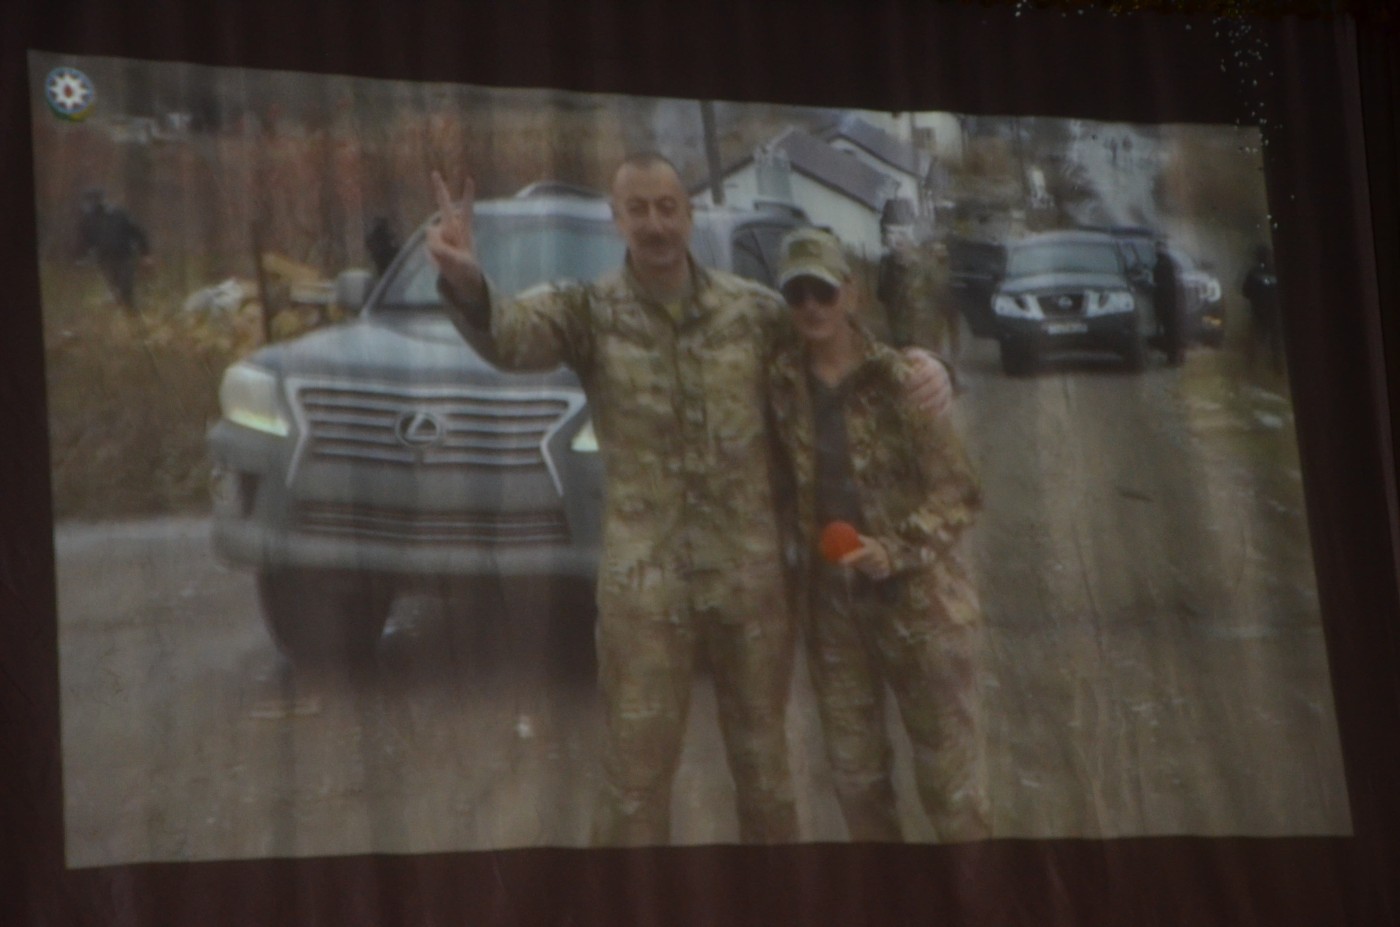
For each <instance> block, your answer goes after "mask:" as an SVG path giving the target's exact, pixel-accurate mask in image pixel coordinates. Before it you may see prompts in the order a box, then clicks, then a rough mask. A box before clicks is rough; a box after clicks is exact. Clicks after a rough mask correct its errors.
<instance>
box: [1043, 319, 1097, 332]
mask: <svg viewBox="0 0 1400 927" xmlns="http://www.w3.org/2000/svg"><path fill="white" fill-rule="evenodd" d="M1088 330H1089V326H1088V324H1086V323H1084V322H1046V323H1045V333H1046V334H1047V335H1078V334H1080V333H1082V332H1087V331H1088Z"/></svg>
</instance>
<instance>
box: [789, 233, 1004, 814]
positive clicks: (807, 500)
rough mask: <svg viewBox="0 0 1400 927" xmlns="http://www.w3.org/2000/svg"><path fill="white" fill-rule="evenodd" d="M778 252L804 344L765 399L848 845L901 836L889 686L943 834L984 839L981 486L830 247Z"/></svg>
mask: <svg viewBox="0 0 1400 927" xmlns="http://www.w3.org/2000/svg"><path fill="white" fill-rule="evenodd" d="M781 254H782V264H781V271H780V282H781V289H782V293H783V296H784V299H785V300H786V302H787V304H788V306H789V308H790V310H791V316H792V320H793V324H794V326H795V327H796V329H797V331H798V333H799V335H800V336H801V340H800V343H794V344H790V345H788V346H786V347H784V348H783V349H782V350H780V351H779V352H778V353H777V354H776V355H775V356H774V358H773V360H772V361H771V363H770V366H769V388H768V392H769V402H770V403H771V406H772V411H773V421H774V429H775V431H776V433H777V436H778V438H779V444H780V448H781V450H782V451H783V454H784V458H785V463H786V466H787V467H789V468H790V474H791V484H790V490H791V493H792V500H791V509H792V511H793V517H794V518H795V520H796V527H797V531H796V537H797V543H798V546H799V549H801V550H802V551H803V552H804V556H803V564H804V567H803V575H804V578H805V584H804V588H805V589H806V590H807V592H808V603H807V609H806V615H805V619H806V620H805V624H804V632H805V640H806V647H807V657H808V667H809V669H810V672H811V677H812V683H813V687H814V689H815V690H816V695H817V705H818V710H819V713H820V716H821V721H822V729H823V732H824V734H825V740H826V750H827V755H828V757H829V759H830V762H831V768H832V774H833V776H834V778H835V785H836V793H837V798H838V799H839V802H840V805H841V811H842V814H843V816H844V818H845V821H846V826H847V829H848V831H849V832H850V836H851V838H852V839H853V840H872V841H897V840H900V839H901V838H902V835H903V829H902V828H901V826H900V821H899V817H898V815H897V813H896V805H895V796H894V786H893V781H892V767H893V760H892V750H891V746H890V740H889V736H888V733H887V730H886V726H885V710H884V705H885V691H886V687H889V688H890V689H892V690H893V692H894V696H895V701H896V703H897V704H898V707H899V711H900V716H901V718H902V719H903V721H904V726H905V729H906V730H907V731H908V733H909V737H910V739H911V741H912V742H913V748H914V749H913V757H914V778H915V782H916V784H917V787H918V792H919V798H920V800H921V802H922V804H923V808H924V811H925V812H926V813H927V815H928V817H929V820H930V821H931V822H932V824H933V827H934V830H935V832H936V834H937V836H938V839H939V840H940V841H964V840H974V839H979V838H982V837H986V836H988V835H989V833H990V809H989V806H988V798H987V788H986V782H985V779H986V773H985V759H984V755H983V750H982V746H981V735H980V714H981V708H980V700H979V697H978V693H977V681H976V668H977V653H978V649H979V638H980V628H981V610H980V606H979V604H978V598H977V594H976V590H975V588H974V587H973V585H972V583H971V581H970V578H969V576H968V571H967V569H966V567H965V566H964V564H963V562H962V560H961V558H960V557H959V555H958V553H957V550H956V545H957V541H958V538H959V536H960V535H961V533H962V532H963V530H964V529H966V528H967V527H968V526H969V525H970V524H971V523H972V521H973V519H974V517H975V515H976V513H977V512H978V510H979V508H980V506H981V494H980V489H979V486H978V482H977V479H976V477H975V475H974V473H973V471H972V467H971V465H970V464H969V462H968V459H967V455H966V453H965V452H964V450H963V446H962V442H961V440H960V439H959V437H958V435H957V432H956V431H955V429H954V427H953V425H952V423H951V421H950V420H949V417H948V416H941V417H939V418H936V419H933V418H930V417H928V416H926V415H922V414H919V413H918V412H917V411H915V410H913V409H912V408H911V407H909V406H908V404H906V403H904V402H901V401H899V397H900V396H901V395H902V394H903V393H904V391H905V385H904V384H905V382H906V380H907V378H908V375H909V371H908V366H907V363H906V361H905V360H904V358H903V357H902V356H901V355H900V354H899V353H898V352H896V351H894V350H891V349H890V348H888V347H886V346H884V345H881V344H879V343H877V342H876V341H875V340H874V339H873V338H872V337H871V336H870V334H869V333H868V332H867V331H866V330H865V329H864V328H863V327H861V326H860V324H859V323H858V322H857V321H856V318H855V310H856V296H855V289H854V284H853V281H852V279H851V269H850V265H849V263H848V262H847V260H846V257H845V254H844V253H843V251H842V248H841V244H840V242H839V241H838V240H837V239H836V238H835V236H833V235H831V234H829V233H827V232H824V231H821V230H816V229H807V230H802V231H798V232H793V233H791V234H790V235H789V236H788V237H787V238H786V239H785V240H784V242H783V244H782V252H781ZM843 534H844V535H845V542H844V543H843V542H842V540H841V538H842V535H843ZM819 550H820V552H821V553H820V555H818V551H819Z"/></svg>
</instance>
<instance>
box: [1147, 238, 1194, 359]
mask: <svg viewBox="0 0 1400 927" xmlns="http://www.w3.org/2000/svg"><path fill="white" fill-rule="evenodd" d="M1178 274H1179V268H1178V267H1177V266H1176V261H1175V260H1173V259H1172V256H1171V252H1169V251H1168V250H1167V243H1166V242H1165V241H1163V240H1161V239H1158V240H1157V261H1156V263H1155V264H1154V265H1153V267H1152V307H1153V309H1154V311H1155V312H1156V313H1157V324H1158V326H1159V327H1160V329H1161V331H1162V350H1163V351H1165V352H1166V354H1167V363H1168V364H1171V365H1172V366H1173V367H1180V366H1181V364H1182V362H1183V361H1184V360H1185V359H1186V319H1185V307H1184V306H1183V305H1182V304H1181V282H1180V280H1179V278H1178Z"/></svg>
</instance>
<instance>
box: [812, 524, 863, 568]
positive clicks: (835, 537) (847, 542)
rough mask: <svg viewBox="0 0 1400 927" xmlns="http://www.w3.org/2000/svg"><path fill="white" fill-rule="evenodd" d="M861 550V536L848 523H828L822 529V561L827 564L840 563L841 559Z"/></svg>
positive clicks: (853, 526)
mask: <svg viewBox="0 0 1400 927" xmlns="http://www.w3.org/2000/svg"><path fill="white" fill-rule="evenodd" d="M857 550H860V534H859V533H858V532H857V531H856V527H855V525H853V524H851V523H850V522H848V521H832V522H827V525H826V527H825V528H823V529H822V537H821V551H822V559H823V560H825V561H826V562H827V563H840V562H841V558H842V557H845V556H846V555H847V554H849V553H852V552H854V551H857Z"/></svg>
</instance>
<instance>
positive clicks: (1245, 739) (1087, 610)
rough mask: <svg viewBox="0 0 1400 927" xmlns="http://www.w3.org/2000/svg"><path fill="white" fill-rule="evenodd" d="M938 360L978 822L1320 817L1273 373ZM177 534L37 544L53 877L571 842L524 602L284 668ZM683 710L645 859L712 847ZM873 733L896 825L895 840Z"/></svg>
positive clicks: (1315, 705)
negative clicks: (329, 670) (54, 615)
mask: <svg viewBox="0 0 1400 927" xmlns="http://www.w3.org/2000/svg"><path fill="white" fill-rule="evenodd" d="M1222 276H1223V275H1222ZM959 367H960V370H961V371H962V373H963V375H964V379H965V382H966V383H967V385H968V390H967V392H966V393H964V394H963V395H962V397H961V399H960V401H959V406H958V409H957V412H956V414H957V415H958V416H959V418H960V420H961V422H962V424H963V427H964V431H965V434H966V435H967V439H968V443H969V447H970V450H971V452H972V454H973V456H974V458H975V460H976V463H977V464H978V466H979V467H980V470H981V473H982V477H983V482H984V488H985V493H986V499H987V506H986V511H985V513H984V516H983V518H982V520H981V522H980V523H979V525H978V526H977V527H976V528H975V529H974V531H973V533H972V534H971V536H970V537H968V539H967V542H966V543H967V546H968V553H969V556H970V559H971V560H972V562H973V563H974V564H975V566H976V570H977V573H978V578H979V582H980V587H981V589H982V593H983V600H984V608H985V613H986V629H987V638H986V644H987V646H986V659H985V661H984V663H983V666H982V670H981V674H980V679H981V684H982V686H983V691H984V693H985V699H986V706H987V717H988V725H987V730H986V736H987V744H986V749H987V751H988V756H989V760H990V767H991V774H992V788H993V801H994V831H995V835H996V836H998V837H1089V838H1099V837H1113V836H1124V835H1171V834H1201V835H1226V834H1247V835H1259V836H1280V835H1302V834H1345V833H1347V832H1348V831H1349V830H1350V820H1349V814H1348V806H1347V800H1346V793H1345V784H1344V777H1343V770H1342V766H1341V759H1340V752H1339V747H1338V735H1337V728H1336V722H1335V716H1334V712H1333V706H1332V698H1331V690H1330V684H1329V679H1328V674H1327V666H1326V650H1325V641H1324V638H1323V634H1322V629H1321V625H1320V622H1319V617H1318V597H1317V592H1316V588H1315V585H1314V581H1313V572H1312V564H1311V555H1310V552H1309V547H1308V539H1307V526H1306V520H1305V516H1304V511H1303V486H1302V478H1301V475H1300V473H1299V469H1298V464H1297V459H1296V450H1295V443H1294V441H1295V438H1294V434H1293V430H1292V429H1293V425H1292V419H1291V415H1290V411H1289V405H1288V403H1287V400H1286V399H1285V398H1284V396H1283V394H1282V384H1281V382H1269V381H1268V380H1267V379H1266V380H1264V381H1263V385H1260V383H1256V382H1251V380H1250V379H1249V378H1248V377H1244V376H1242V375H1241V371H1240V367H1239V363H1238V360H1237V355H1236V352H1234V351H1229V350H1227V351H1223V352H1222V351H1212V350H1208V349H1204V348H1199V349H1195V350H1194V351H1193V352H1192V353H1191V354H1190V356H1189V357H1188V360H1187V363H1186V365H1185V366H1184V367H1183V368H1181V369H1177V370H1173V369H1169V368H1167V367H1165V366H1164V365H1163V364H1162V362H1161V359H1160V358H1156V359H1155V360H1154V362H1153V364H1152V365H1151V366H1150V367H1149V369H1148V370H1147V371H1146V372H1145V373H1142V374H1131V373H1126V372H1123V371H1122V370H1120V369H1119V368H1118V366H1117V365H1116V364H1114V363H1112V362H1107V361H1105V360H1103V359H1100V358H1093V357H1087V356H1085V357H1077V358H1071V359H1069V360H1068V361H1065V362H1062V363H1055V364H1051V365H1049V366H1047V367H1046V368H1045V369H1044V370H1042V371H1041V372H1040V373H1038V374H1036V375H1034V376H1031V377H1026V378H1016V379H1011V378H1007V377H1005V376H1003V375H1002V374H1001V372H1000V369H999V367H998V365H997V357H996V349H995V345H994V344H992V343H989V342H985V341H977V342H972V343H971V344H965V347H964V351H963V354H962V356H961V357H960V358H959ZM207 530H208V529H207V524H206V523H204V522H203V521H202V520H199V519H162V520H152V521H141V522H111V523H101V524H62V525H60V526H59V527H58V530H57V544H58V565H59V590H60V599H59V608H60V660H61V682H62V719H63V756H64V798H65V827H66V833H67V854H68V861H69V864H70V865H72V866H80V867H81V866H96V865H105V864H112V863H122V862H133V861H143V860H172V861H182V860H208V859H233V858H251V857H267V856H278V857H283V856H305V855H334V854H348V853H364V852H371V851H378V852H389V853H408V852H436V851H447V850H466V849H482V848H488V847H520V846H539V845H556V846H576V845H583V844H584V843H585V842H586V837H587V833H588V824H589V816H590V809H591V805H592V799H593V795H594V792H595V790H596V789H597V786H598V771H597V768H596V762H597V745H598V734H599V730H600V718H599V713H598V704H597V699H596V694H595V691H594V687H593V680H592V664H591V660H590V657H589V638H588V630H587V628H586V627H580V626H579V623H578V621H577V620H573V621H571V620H570V616H568V615H565V614H559V613H558V612H559V609H557V608H555V607H554V605H555V604H556V602H555V600H553V599H551V598H550V591H549V590H548V589H547V588H542V587H540V586H538V585H536V586H515V587H508V588H499V587H497V588H494V589H482V590H479V591H478V592H477V593H476V594H475V595H474V596H473V597H472V598H471V599H467V600H464V599H455V600H441V599H438V598H432V597H423V596H415V597H405V598H403V599H401V600H400V601H399V602H398V603H397V605H396V607H395V611H394V614H393V616H392V617H391V619H390V628H389V630H388V632H387V633H386V636H385V638H384V640H383V642H382V646H381V647H380V651H379V654H378V660H377V662H376V665H375V666H374V667H373V668H372V669H370V670H368V671H366V672H362V673H358V674H356V675H353V676H348V675H334V674H333V675H325V676H319V677H318V676H309V675H306V674H298V673H296V672H295V671H293V670H292V669H291V668H290V667H289V666H288V665H287V664H286V663H285V662H284V661H283V660H282V659H281V658H280V657H279V656H278V655H277V654H276V652H275V650H274V649H273V647H272V644H271V643H270V641H269V639H268V637H267V635H266V634H265V632H264V631H263V629H262V627H261V624H260V620H259V617H258V613H257V604H256V597H255V593H254V586H253V581H252V578H251V577H250V576H248V575H246V574H244V573H241V572H238V571H234V570H231V569H227V568H225V567H222V566H220V565H219V564H217V563H216V562H215V561H214V560H213V558H212V556H211V554H210V552H209V547H208V543H207ZM713 705H714V700H713V692H712V690H711V686H710V683H709V681H708V680H707V679H704V678H703V677H702V678H700V679H699V680H698V681H697V683H696V696H695V702H694V710H693V714H692V718H691V731H690V733H689V736H688V738H687V742H686V750H685V755H684V758H683V761H682V765H681V769H680V771H679V774H678V776H677V780H676V789H675V810H674V840H675V842H676V843H682V844H703V843H714V842H728V841H733V840H734V839H736V832H737V828H736V824H735V821H734V813H733V801H732V787H731V785H730V781H729V777H728V773H727V770H726V768H725V764H724V760H723V752H722V749H721V746H720V740H719V736H718V732H717V730H716V726H715V721H714V708H713ZM891 721H892V729H893V730H894V731H895V743H896V745H897V753H898V761H899V768H898V781H897V788H898V789H899V791H900V795H901V801H902V802H903V803H904V812H905V818H906V821H907V829H908V833H909V835H910V836H911V838H912V839H919V840H922V839H929V836H930V832H929V829H928V827H927V825H926V823H925V822H924V821H923V819H922V817H921V815H920V813H919V811H918V809H917V806H916V805H915V804H914V803H913V801H912V795H913V790H912V781H911V780H910V778H909V774H908V764H907V760H908V757H907V745H906V744H905V742H904V741H903V739H902V735H901V734H899V732H898V726H897V724H894V723H893V722H894V719H893V718H892V719H891ZM790 726H791V745H792V750H793V756H794V766H795V770H796V773H797V776H798V787H799V793H800V796H801V798H800V802H801V804H800V817H801V825H802V833H803V837H804V839H806V840H814V841H817V840H820V841H825V840H843V839H845V833H844V830H843V827H842V824H841V821H840V817H839V814H838V813H837V811H836V807H835V803H834V800H833V799H832V797H831V787H830V781H829V772H828V769H827V766H826V762H825V759H824V758H823V756H822V751H821V742H820V734H819V731H818V727H817V723H816V717H815V712H814V709H813V706H812V702H811V696H810V692H809V689H808V684H807V679H806V675H805V669H803V668H801V667H799V672H798V676H797V679H796V680H795V685H794V692H793V710H792V712H791V719H790Z"/></svg>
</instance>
